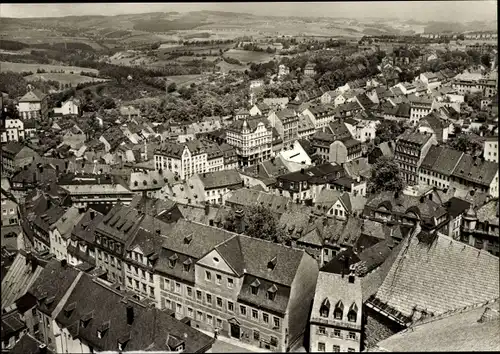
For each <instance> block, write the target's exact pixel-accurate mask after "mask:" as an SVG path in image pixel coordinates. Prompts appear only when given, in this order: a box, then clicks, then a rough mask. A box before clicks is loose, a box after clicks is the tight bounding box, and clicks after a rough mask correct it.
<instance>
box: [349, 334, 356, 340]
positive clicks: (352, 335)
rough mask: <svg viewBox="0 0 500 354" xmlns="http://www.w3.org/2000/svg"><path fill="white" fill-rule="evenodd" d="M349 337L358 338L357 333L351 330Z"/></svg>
mask: <svg viewBox="0 0 500 354" xmlns="http://www.w3.org/2000/svg"><path fill="white" fill-rule="evenodd" d="M348 338H349V339H352V340H356V333H354V332H349V336H348Z"/></svg>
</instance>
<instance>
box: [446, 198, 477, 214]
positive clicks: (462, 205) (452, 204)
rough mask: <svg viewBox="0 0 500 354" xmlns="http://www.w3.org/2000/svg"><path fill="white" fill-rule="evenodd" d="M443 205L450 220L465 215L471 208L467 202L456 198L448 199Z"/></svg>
mask: <svg viewBox="0 0 500 354" xmlns="http://www.w3.org/2000/svg"><path fill="white" fill-rule="evenodd" d="M444 205H445V206H446V209H447V210H448V214H449V215H450V216H451V217H452V218H456V217H457V216H458V215H461V214H463V213H465V212H466V211H467V210H469V208H470V206H471V204H470V203H469V202H467V201H465V200H463V199H460V198H456V197H452V198H450V200H448V201H447V202H446V203H444Z"/></svg>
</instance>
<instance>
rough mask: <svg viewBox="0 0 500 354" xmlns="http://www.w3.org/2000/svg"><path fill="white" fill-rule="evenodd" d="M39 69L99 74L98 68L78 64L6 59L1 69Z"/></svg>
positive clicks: (2, 62) (18, 70)
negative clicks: (39, 62) (27, 62)
mask: <svg viewBox="0 0 500 354" xmlns="http://www.w3.org/2000/svg"><path fill="white" fill-rule="evenodd" d="M37 69H43V70H45V71H51V70H64V71H65V72H66V73H69V72H70V71H73V72H74V73H80V72H82V71H86V72H91V73H94V74H96V75H97V74H99V71H98V70H96V69H90V68H81V67H78V66H64V65H49V64H25V63H11V62H6V61H0V71H14V72H18V73H20V72H23V71H31V72H36V70H37Z"/></svg>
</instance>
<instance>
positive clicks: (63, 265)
mask: <svg viewBox="0 0 500 354" xmlns="http://www.w3.org/2000/svg"><path fill="white" fill-rule="evenodd" d="M67 265H68V261H67V260H65V259H61V267H63V268H66V266H67Z"/></svg>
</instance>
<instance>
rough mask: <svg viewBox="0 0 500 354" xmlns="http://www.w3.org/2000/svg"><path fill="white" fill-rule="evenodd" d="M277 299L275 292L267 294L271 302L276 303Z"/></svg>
mask: <svg viewBox="0 0 500 354" xmlns="http://www.w3.org/2000/svg"><path fill="white" fill-rule="evenodd" d="M275 297H276V293H275V292H274V291H268V292H267V298H268V299H269V300H271V301H274V298H275Z"/></svg>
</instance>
